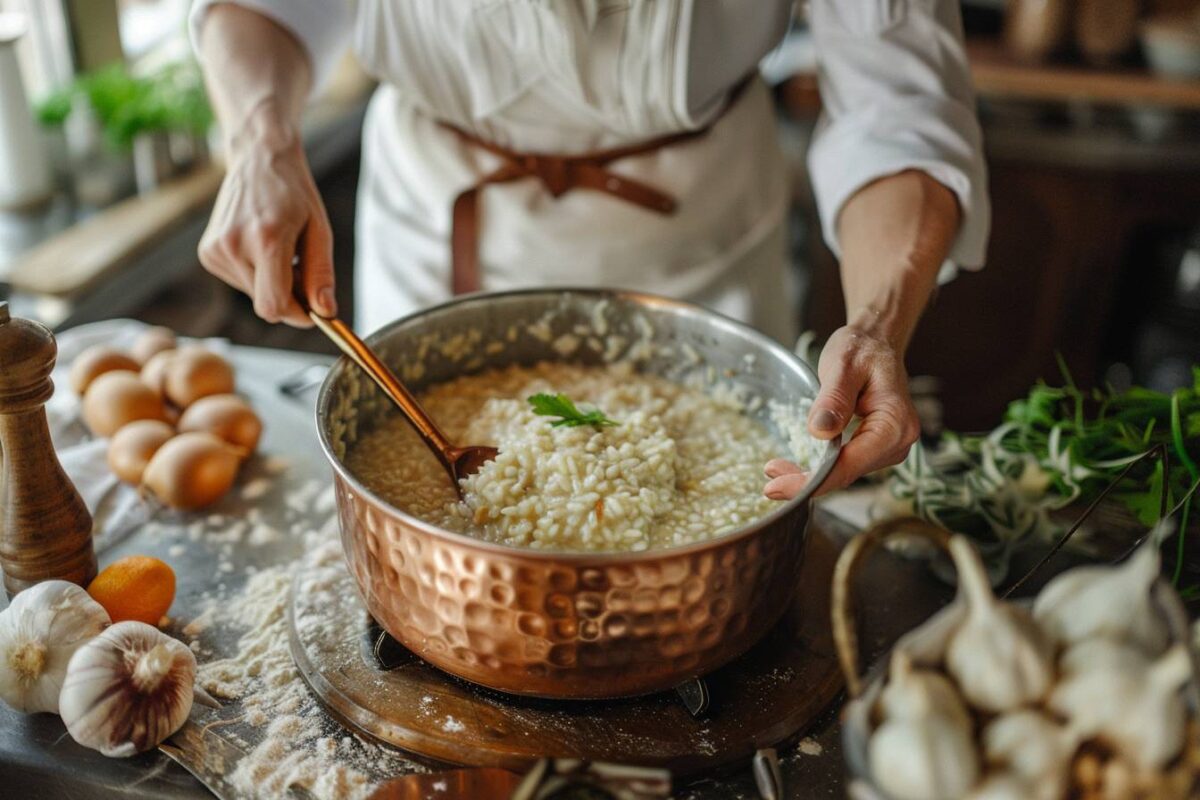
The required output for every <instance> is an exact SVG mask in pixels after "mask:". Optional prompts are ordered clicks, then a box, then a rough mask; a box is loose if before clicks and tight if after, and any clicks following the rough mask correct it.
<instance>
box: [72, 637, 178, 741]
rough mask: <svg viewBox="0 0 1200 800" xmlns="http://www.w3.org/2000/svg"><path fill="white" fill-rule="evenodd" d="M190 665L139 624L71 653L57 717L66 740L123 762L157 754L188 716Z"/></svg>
mask: <svg viewBox="0 0 1200 800" xmlns="http://www.w3.org/2000/svg"><path fill="white" fill-rule="evenodd" d="M195 679H196V657H195V656H194V655H193V654H192V651H191V650H189V649H188V648H187V647H186V646H185V645H184V644H183V643H182V642H179V641H177V640H175V639H172V638H171V637H170V636H167V635H166V634H164V633H162V632H160V631H159V630H158V629H157V628H154V627H153V626H151V625H147V624H145V623H143V622H118V623H117V624H116V625H113V626H112V627H111V628H109V629H108V630H106V631H104V633H102V634H100V635H99V636H97V637H96V638H95V639H93V640H92V641H90V642H88V643H87V644H86V645H84V646H83V647H81V648H79V650H78V651H77V652H76V653H75V655H74V656H73V657H72V658H71V662H70V664H69V665H68V667H67V675H66V680H65V681H64V683H63V688H62V695H61V696H60V699H59V709H60V713H61V714H62V719H63V722H64V723H65V724H66V726H67V732H68V733H70V734H71V738H73V739H74V740H75V741H77V742H79V743H80V744H82V745H84V746H85V747H90V748H92V749H93V750H99V751H100V752H101V753H103V754H104V755H106V756H111V757H114V758H124V757H127V756H131V755H134V754H135V753H141V752H143V751H145V750H149V749H151V748H153V747H155V746H157V745H158V744H159V743H160V742H161V741H162V740H164V739H166V738H167V737H168V736H170V735H171V734H173V733H174V732H175V731H177V730H179V727H180V726H181V725H183V723H184V721H185V720H186V719H187V716H188V713H189V712H190V711H191V709H192V700H193V697H194V687H195Z"/></svg>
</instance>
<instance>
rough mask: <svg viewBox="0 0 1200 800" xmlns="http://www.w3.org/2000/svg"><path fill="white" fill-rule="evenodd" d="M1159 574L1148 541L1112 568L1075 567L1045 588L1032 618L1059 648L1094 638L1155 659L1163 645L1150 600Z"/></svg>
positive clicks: (1153, 548)
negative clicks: (1132, 647) (1134, 648)
mask: <svg viewBox="0 0 1200 800" xmlns="http://www.w3.org/2000/svg"><path fill="white" fill-rule="evenodd" d="M1159 569H1160V563H1159V554H1158V548H1157V546H1156V545H1155V544H1154V542H1153V541H1150V542H1147V543H1146V544H1145V545H1143V546H1142V547H1141V548H1140V549H1139V550H1138V551H1137V552H1136V553H1134V554H1133V555H1132V556H1130V558H1129V559H1128V560H1127V561H1126V562H1125V563H1124V564H1121V565H1119V566H1117V567H1077V568H1075V569H1072V570H1069V571H1067V572H1064V573H1063V574H1062V575H1059V576H1058V577H1057V578H1055V579H1054V580H1052V581H1050V583H1049V584H1047V585H1046V588H1045V589H1043V590H1042V591H1041V593H1040V594H1039V595H1038V597H1037V600H1036V601H1035V602H1034V604H1033V616H1034V618H1035V619H1037V621H1038V623H1040V624H1041V626H1042V627H1043V628H1044V629H1045V630H1046V632H1047V633H1049V634H1050V635H1051V637H1053V638H1054V639H1055V641H1058V642H1060V643H1062V644H1072V643H1074V642H1078V641H1081V640H1083V639H1090V638H1094V637H1106V638H1112V639H1124V640H1128V641H1130V642H1133V643H1134V644H1136V645H1137V646H1138V647H1140V648H1142V650H1144V651H1145V652H1146V653H1147V654H1148V655H1151V656H1156V655H1158V654H1160V653H1161V652H1162V651H1163V650H1164V649H1165V648H1166V645H1167V639H1168V633H1167V627H1166V623H1164V622H1163V620H1162V618H1161V617H1160V616H1159V615H1158V614H1157V613H1156V612H1155V610H1154V607H1153V605H1152V601H1151V598H1150V586H1151V584H1153V583H1154V581H1155V580H1156V579H1157V578H1158V573H1159Z"/></svg>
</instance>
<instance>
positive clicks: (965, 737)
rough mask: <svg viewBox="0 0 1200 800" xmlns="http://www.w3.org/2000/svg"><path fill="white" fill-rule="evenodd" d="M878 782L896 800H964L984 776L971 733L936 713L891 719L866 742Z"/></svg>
mask: <svg viewBox="0 0 1200 800" xmlns="http://www.w3.org/2000/svg"><path fill="white" fill-rule="evenodd" d="M867 758H868V762H869V764H870V769H871V775H872V776H874V778H875V781H876V783H878V784H879V786H880V787H881V788H882V789H883V790H884V791H885V792H887V793H888V794H889V795H890V796H891V797H893V798H895V800H959V798H961V797H962V796H963V795H964V794H966V793H967V791H969V790H970V788H971V786H972V785H974V783H975V781H976V779H977V777H978V775H979V756H978V753H977V752H976V750H975V743H974V742H973V741H972V739H971V735H970V732H969V731H964V730H963V729H962V728H961V727H960V726H959V725H958V724H957V723H955V722H954V721H953V719H951V718H946V717H942V716H940V715H938V714H931V715H929V716H927V717H924V718H917V719H893V720H886V721H884V723H883V724H882V725H880V726H879V728H877V729H876V730H875V733H874V734H872V736H871V740H870V741H869V742H868V743H867Z"/></svg>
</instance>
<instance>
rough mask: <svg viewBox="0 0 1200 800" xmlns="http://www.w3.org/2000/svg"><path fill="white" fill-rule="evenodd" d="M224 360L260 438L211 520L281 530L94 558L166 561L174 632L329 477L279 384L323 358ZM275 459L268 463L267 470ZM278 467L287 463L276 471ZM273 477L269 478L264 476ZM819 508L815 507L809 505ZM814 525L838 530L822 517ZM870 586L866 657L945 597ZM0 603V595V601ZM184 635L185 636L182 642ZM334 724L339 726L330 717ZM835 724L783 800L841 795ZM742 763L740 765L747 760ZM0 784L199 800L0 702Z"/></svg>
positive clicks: (156, 534)
mask: <svg viewBox="0 0 1200 800" xmlns="http://www.w3.org/2000/svg"><path fill="white" fill-rule="evenodd" d="M232 357H233V360H234V362H235V365H236V367H237V369H238V388H239V391H241V392H243V393H244V394H246V395H248V396H249V398H250V400H251V401H252V402H253V403H254V405H255V407H256V408H257V409H259V411H260V413H261V414H262V416H263V418H264V420H265V422H266V430H265V434H264V439H263V442H262V445H261V447H260V452H259V455H257V456H256V457H255V458H254V459H253V460H252V461H251V462H250V463H248V464H247V466H246V468H245V470H244V473H243V476H242V477H241V479H240V480H239V484H238V487H237V488H235V489H234V491H233V492H231V493H230V495H229V496H227V497H226V498H225V499H224V500H223V501H222V502H221V503H220V504H219V505H218V506H217V507H216V508H215V509H213V510H212V514H210V515H209V517H208V518H209V519H210V520H211V519H220V518H224V519H231V518H238V517H239V515H244V514H250V513H251V511H252V509H253V510H254V513H255V514H256V515H257V516H258V518H259V519H261V520H262V521H263V522H264V523H265V524H269V525H273V526H274V527H275V528H277V529H279V530H280V531H281V532H282V534H283V535H282V536H280V537H279V538H278V540H274V541H271V542H270V543H269V544H267V545H262V544H258V545H253V544H251V543H250V542H248V541H247V538H248V537H241V538H240V539H239V538H231V537H222V536H220V535H217V534H213V533H212V532H211V530H212V529H211V526H210V528H208V529H206V531H203V532H200V533H198V532H197V531H198V530H199V529H198V527H197V526H198V525H200V524H201V521H200V520H198V517H203V516H204V515H175V514H158V515H157V516H156V517H155V519H154V520H152V521H151V522H150V523H148V524H146V525H144V526H141V527H140V528H138V529H137V530H135V531H134V532H132V533H131V534H129V535H128V536H127V537H126V538H124V539H123V540H121V541H119V542H118V543H117V544H115V545H114V546H113V547H111V548H110V549H109V550H107V551H105V552H103V553H101V554H100V556H99V557H100V562H101V565H102V566H103V565H104V564H106V563H108V562H111V561H113V560H114V559H116V558H119V557H121V556H124V555H130V554H135V553H138V554H147V555H153V556H157V557H159V558H162V559H164V560H165V561H167V562H168V563H170V564H172V566H173V567H174V568H175V571H176V574H177V576H178V586H177V594H176V600H175V604H174V606H173V607H172V614H171V616H172V619H173V622H172V626H171V628H169V629H168V630H169V631H170V632H171V633H173V634H175V635H177V636H178V635H180V631H181V630H182V628H183V627H184V626H185V625H186V624H187V623H188V622H189V621H191V620H193V619H195V618H196V617H197V616H198V615H199V614H200V613H201V611H202V610H203V608H204V606H205V605H206V603H207V602H208V601H209V599H210V598H211V597H213V595H214V593H216V594H217V595H219V596H222V597H228V596H231V595H235V594H236V592H237V590H238V589H239V588H240V586H241V585H242V584H243V583H244V582H245V580H246V578H247V574H248V570H247V569H246V568H247V567H251V568H255V567H257V568H263V567H267V566H270V565H272V564H278V563H282V562H288V561H291V560H294V559H295V558H297V557H298V556H299V555H300V553H301V552H302V549H303V546H304V535H305V532H306V531H310V530H311V529H312V528H313V527H314V525H315V524H317V523H316V522H315V521H314V522H313V523H312V524H309V525H307V527H305V521H304V520H303V519H302V517H298V516H297V511H296V507H295V503H290V502H287V501H288V500H289V499H291V498H294V497H295V496H296V495H297V494H298V493H302V492H303V491H304V488H303V487H310V488H311V486H312V485H313V484H314V482H320V485H322V486H324V485H327V484H328V483H329V470H328V467H327V465H326V464H325V461H324V458H323V456H322V455H321V452H320V448H319V445H318V443H317V439H316V435H315V432H314V431H313V422H312V415H313V405H314V402H315V395H316V393H315V391H310V392H308V393H307V394H305V395H304V396H303V397H302V399H299V400H296V399H291V398H289V397H287V396H285V395H283V394H281V393H280V392H279V390H278V384H279V383H280V381H282V380H284V379H286V378H288V377H290V376H293V375H295V374H297V373H298V372H299V371H301V370H302V369H303V368H305V367H306V366H309V365H312V364H319V363H328V361H329V360H328V359H327V358H324V357H321V356H312V355H305V354H298V353H288V352H281V351H274V350H263V349H257V348H245V347H235V348H233V351H232ZM270 464H274V465H276V466H275V468H273V469H272V468H270V467H269V465H270ZM279 465H284V466H285V468H284V469H283V470H282V471H279ZM269 476H273V477H269ZM268 477H269V479H270V480H272V481H275V484H273V485H271V486H270V488H269V490H268V491H266V492H265V493H263V494H262V495H261V496H259V495H258V493H257V492H255V493H252V492H250V491H249V490H248V487H249V486H250V485H251V484H255V483H257V484H258V485H262V483H263V481H265V480H268ZM819 513H820V512H819ZM820 521H821V523H822V527H823V528H825V529H826V530H831V531H836V532H838V533H840V535H842V536H845V535H848V534H849V533H852V531H849V530H847V529H845V528H840V529H839V526H838V523H837V522H836V521H835V520H833V518H832V517H830V516H829V515H827V514H824V515H822V516H821V518H820ZM861 580H862V581H863V583H864V584H865V585H870V586H871V587H872V590H871V592H870V593H863V594H861V595H860V604H861V607H862V610H861V615H860V619H861V624H862V629H861V641H862V644H863V647H864V651H865V652H866V653H867V657H869V658H872V659H873V658H875V657H877V656H878V655H879V654H881V653H882V652H884V651H885V650H886V648H887V647H888V646H889V645H890V644H891V642H892V641H894V640H895V639H896V638H897V637H898V636H899V635H900V634H902V633H903V632H904V631H906V630H908V629H909V628H911V627H914V626H915V625H917V624H919V623H920V622H921V621H923V620H924V619H925V618H926V617H927V616H929V614H931V613H932V612H933V611H934V610H935V609H936V608H938V607H939V606H940V605H941V604H942V603H944V602H946V601H947V600H948V599H949V596H950V593H949V591H948V590H947V589H946V587H944V586H942V585H940V584H939V583H938V582H937V581H936V580H934V579H932V578H931V576H930V575H929V573H928V572H926V571H925V569H924V568H923V567H922V566H920V565H919V564H916V563H912V562H906V561H903V560H901V559H899V558H896V557H894V556H891V555H889V554H886V553H881V554H879V555H877V556H876V557H875V558H874V559H873V560H872V561H871V562H869V564H868V566H867V568H866V570H865V572H864V574H863V576H862V579H861ZM3 603H4V601H3V599H0V605H2V604H3ZM217 627H218V626H212V628H210V630H209V631H208V632H207V633H206V635H205V636H204V637H203V638H204V640H205V645H206V650H207V651H208V652H205V651H202V653H201V655H200V661H201V662H205V661H208V660H211V659H212V658H215V657H219V656H222V655H228V654H230V653H232V652H236V639H237V633H239V632H238V631H228V632H225V633H226V634H227V635H226V636H224V637H222V636H221V634H222V631H219V630H213V628H217ZM182 638H185V640H186V638H187V637H182ZM328 724H329V726H332V727H334V728H336V726H337V723H335V722H333V721H332V720H329V721H328ZM839 737H840V730H839V727H838V725H837V715H836V709H831V710H830V711H828V712H826V713H825V714H824V715H823V716H822V718H821V720H820V721H819V722H818V724H817V725H816V727H815V729H814V730H812V731H810V732H809V733H808V735H807V736H806V737H805V738H804V739H803V740H802V742H801V744H800V746H799V747H798V748H797V747H793V748H791V749H790V750H788V751H786V752H783V753H781V754H780V756H781V762H782V768H783V777H784V786H785V796H786V797H787V798H790V799H791V800H816V799H817V798H821V799H822V800H824V799H825V798H839V797H844V796H845V789H844V783H843V764H842V757H841V747H840V738H839ZM747 766H748V765H747ZM0 780H3V785H4V791H3V793H2V794H4V795H5V796H11V797H21V798H29V800H39V799H40V798H46V800H50V798H54V800H59V798H65V797H80V798H110V797H111V798H124V797H134V798H137V797H146V798H203V797H208V796H209V794H208V792H207V790H206V789H205V788H204V787H203V786H202V785H201V784H200V783H199V782H198V781H197V780H196V779H195V778H193V777H192V776H191V775H189V774H188V773H187V772H185V771H184V770H183V769H182V768H181V767H179V766H178V765H176V764H175V763H174V762H172V761H170V760H168V759H167V758H166V757H165V756H163V755H161V754H159V753H154V752H152V753H147V754H143V755H140V756H137V757H134V758H131V759H121V760H114V759H107V758H105V757H103V756H101V755H100V754H99V753H96V752H93V751H91V750H87V749H85V748H82V747H81V746H79V745H77V744H76V743H75V742H74V741H72V740H71V739H70V738H69V737H68V736H67V734H66V732H65V730H64V728H63V726H62V723H61V722H60V721H59V719H58V718H57V717H54V716H50V715H45V714H42V715H36V716H29V717H26V716H23V715H21V714H18V713H16V712H14V711H12V710H10V709H8V708H7V707H5V706H3V705H0ZM676 796H677V797H679V798H686V799H687V800H717V799H718V798H721V800H728V799H729V798H735V797H745V798H757V797H758V793H757V791H756V789H755V787H754V782H753V779H752V777H751V775H750V773H749V770H748V769H746V770H743V771H741V772H739V773H737V774H732V775H726V776H722V777H720V778H712V779H707V780H703V781H700V782H698V783H695V784H692V785H689V786H684V787H680V789H679V790H678V792H677V795H676Z"/></svg>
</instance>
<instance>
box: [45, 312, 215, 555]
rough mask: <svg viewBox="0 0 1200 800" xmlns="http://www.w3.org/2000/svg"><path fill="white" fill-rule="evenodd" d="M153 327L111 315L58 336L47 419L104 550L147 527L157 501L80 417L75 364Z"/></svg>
mask: <svg viewBox="0 0 1200 800" xmlns="http://www.w3.org/2000/svg"><path fill="white" fill-rule="evenodd" d="M148 327H149V326H148V325H146V324H145V323H143V322H138V321H137V320H132V319H111V320H104V321H103V322H96V323H92V324H90V325H82V326H80V327H77V328H71V329H70V330H66V331H62V332H61V333H58V334H56V335H55V340H56V343H57V345H58V360H57V361H56V362H55V365H54V371H53V372H52V373H51V374H50V378H51V380H52V381H54V395H53V396H52V397H51V398H50V400H49V401H48V402H47V403H46V422H47V424H48V426H49V428H50V438H51V440H52V441H53V443H54V449H55V451H56V453H57V454H58V460H59V462H60V463H61V464H62V466H63V470H64V471H65V472H66V473H67V476H68V477H69V478H70V479H71V482H72V483H73V484H75V488H76V489H77V490H78V491H79V495H80V497H82V498H83V502H84V504H85V505H87V507H88V511H90V512H91V513H92V520H93V522H94V523H95V524H94V527H93V534H92V535H93V545H94V547H95V549H96V552H98V553H101V552H104V551H105V550H107V549H108V548H109V547H111V546H112V545H114V544H116V543H117V542H119V541H121V539H123V538H124V537H125V536H127V535H128V534H129V533H132V532H133V531H134V530H136V529H137V528H138V527H140V526H141V525H144V524H145V523H146V522H147V521H148V520H149V519H150V518H151V516H152V515H153V514H154V513H155V509H156V505H155V504H154V503H152V502H150V501H147V500H143V499H142V498H140V497H139V496H138V492H137V489H135V488H134V487H132V486H127V485H125V484H123V483H121V482H120V481H119V480H117V476H115V475H113V473H112V470H111V469H109V467H108V462H107V454H108V440H107V439H101V438H98V437H95V436H93V435H92V434H91V433H90V432H89V431H88V429H87V427H86V426H84V424H83V420H82V418H81V417H80V408H79V398H78V397H77V396H76V395H75V393H74V392H72V391H71V382H70V371H71V362H73V361H74V360H75V358H76V356H78V355H79V354H80V353H82V352H83V351H84V350H86V349H87V348H89V347H91V346H92V345H97V344H104V345H108V346H110V347H115V348H117V349H119V350H127V349H128V348H129V347H130V346H132V345H133V343H134V341H136V340H137V337H138V335H139V334H141V333H142V332H143V331H145V330H146V328H148ZM202 341H203V344H204V346H205V347H206V348H208V349H209V350H212V351H214V352H217V353H221V354H223V355H228V353H229V343H228V342H227V341H226V340H224V339H204V340H202Z"/></svg>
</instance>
